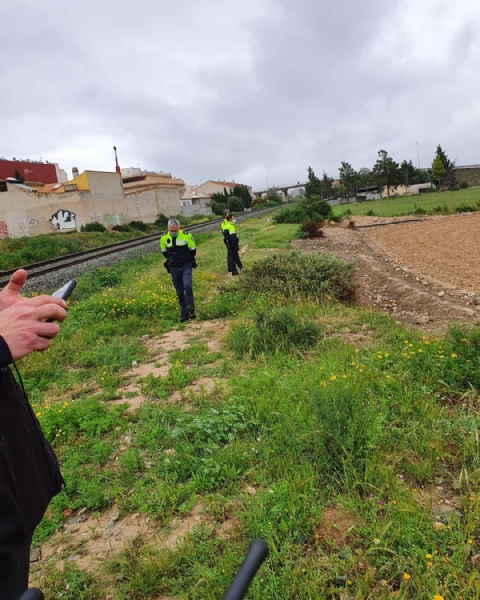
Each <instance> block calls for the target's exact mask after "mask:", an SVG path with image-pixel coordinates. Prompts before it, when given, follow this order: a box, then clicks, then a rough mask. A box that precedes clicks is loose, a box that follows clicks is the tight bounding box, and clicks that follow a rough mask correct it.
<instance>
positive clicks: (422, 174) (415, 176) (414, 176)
mask: <svg viewBox="0 0 480 600" xmlns="http://www.w3.org/2000/svg"><path fill="white" fill-rule="evenodd" d="M400 172H401V173H402V182H404V183H406V185H407V186H409V185H416V184H419V183H426V182H428V181H430V178H429V176H428V171H425V170H423V169H417V168H416V167H415V166H414V165H413V163H412V161H411V160H410V161H408V162H407V161H406V160H404V161H403V162H402V164H401V165H400Z"/></svg>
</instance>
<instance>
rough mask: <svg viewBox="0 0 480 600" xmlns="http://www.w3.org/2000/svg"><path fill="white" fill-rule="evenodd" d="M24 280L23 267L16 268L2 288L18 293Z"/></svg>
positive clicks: (25, 275)
mask: <svg viewBox="0 0 480 600" xmlns="http://www.w3.org/2000/svg"><path fill="white" fill-rule="evenodd" d="M26 281H27V272H26V271H25V270H24V269H18V271H15V273H14V274H13V275H12V276H11V277H10V281H9V282H8V283H7V285H6V286H5V288H4V290H8V291H9V292H12V293H14V294H18V293H19V292H20V290H21V289H22V287H23V285H24V284H25V282H26Z"/></svg>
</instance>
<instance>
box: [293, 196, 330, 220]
mask: <svg viewBox="0 0 480 600" xmlns="http://www.w3.org/2000/svg"><path fill="white" fill-rule="evenodd" d="M300 205H301V207H302V209H303V211H304V213H305V214H306V215H307V218H308V219H310V220H311V221H325V220H326V219H333V211H332V207H331V206H330V204H329V203H328V202H327V201H326V200H322V199H321V198H319V197H318V196H312V198H310V199H309V200H307V199H306V198H305V199H304V200H302V201H301V202H300Z"/></svg>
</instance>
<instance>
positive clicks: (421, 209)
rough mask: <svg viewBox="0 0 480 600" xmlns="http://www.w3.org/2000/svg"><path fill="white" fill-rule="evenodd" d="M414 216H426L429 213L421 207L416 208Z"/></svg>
mask: <svg viewBox="0 0 480 600" xmlns="http://www.w3.org/2000/svg"><path fill="white" fill-rule="evenodd" d="M414 214H415V215H426V214H427V211H426V210H425V209H424V208H422V207H421V206H419V207H418V208H415V212H414Z"/></svg>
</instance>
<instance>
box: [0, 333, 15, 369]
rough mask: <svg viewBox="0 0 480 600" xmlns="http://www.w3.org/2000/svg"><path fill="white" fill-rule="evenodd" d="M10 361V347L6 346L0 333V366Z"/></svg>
mask: <svg viewBox="0 0 480 600" xmlns="http://www.w3.org/2000/svg"><path fill="white" fill-rule="evenodd" d="M12 362H13V361H12V354H11V352H10V348H9V347H8V345H7V342H6V341H5V340H4V339H3V337H2V336H1V335H0V368H2V367H6V366H7V365H9V364H10V363H12Z"/></svg>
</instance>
